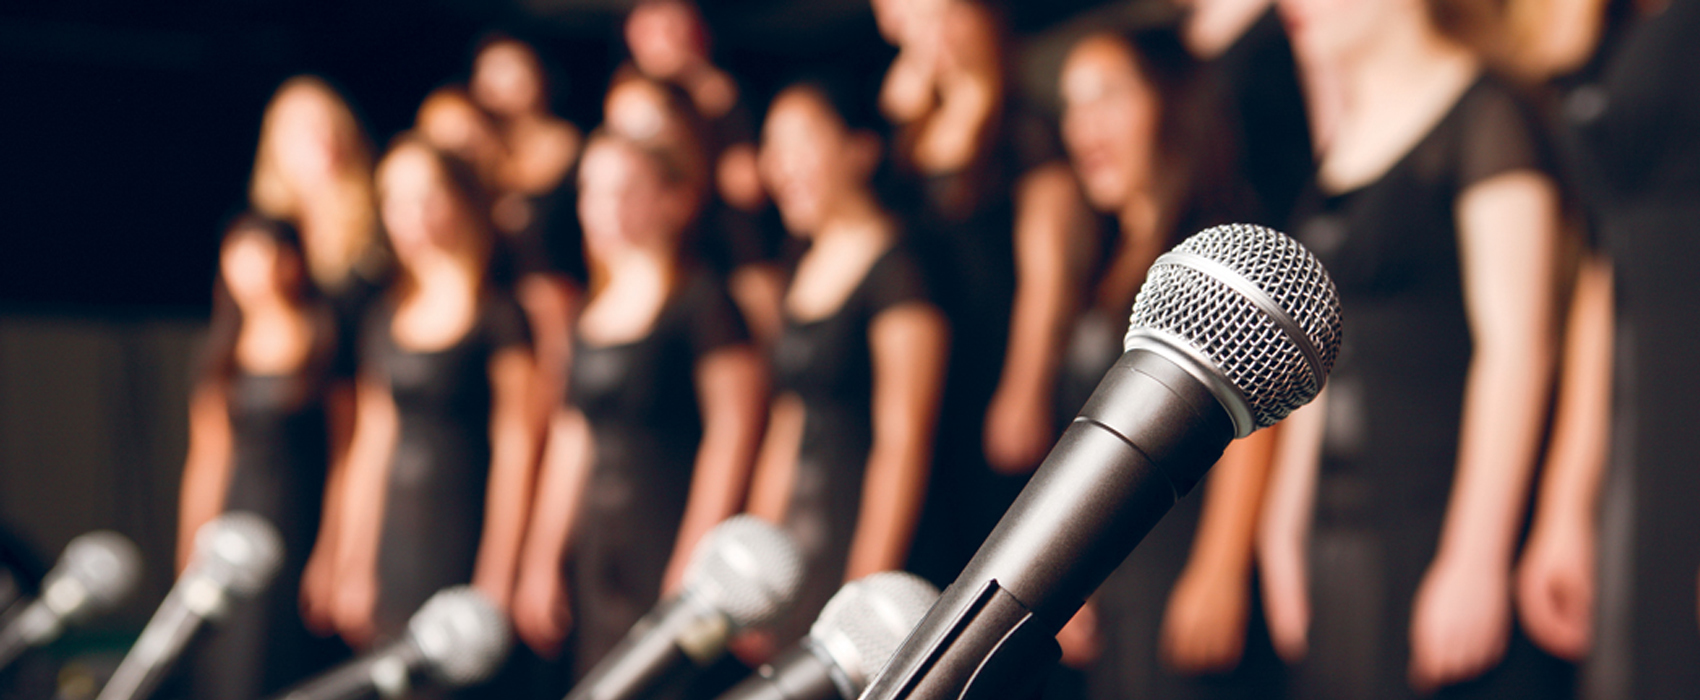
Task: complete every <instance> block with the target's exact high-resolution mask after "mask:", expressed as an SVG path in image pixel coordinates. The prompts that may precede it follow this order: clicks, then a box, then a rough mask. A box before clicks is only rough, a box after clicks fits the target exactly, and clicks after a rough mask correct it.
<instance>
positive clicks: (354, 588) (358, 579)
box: [333, 377, 398, 645]
mask: <svg viewBox="0 0 1700 700" xmlns="http://www.w3.org/2000/svg"><path fill="white" fill-rule="evenodd" d="M355 391H356V395H355V408H354V411H355V417H354V437H353V438H352V440H351V441H350V443H349V446H348V464H347V466H346V467H345V470H346V472H347V473H346V474H345V476H344V479H345V481H344V482H343V488H342V506H341V509H342V522H341V523H339V524H338V525H339V526H338V533H337V534H338V537H337V547H336V579H337V581H338V584H339V585H338V586H337V597H336V601H335V602H334V603H333V606H334V611H333V614H334V616H335V618H336V626H337V629H338V631H340V632H341V633H342V635H343V636H344V637H345V638H347V639H348V640H349V641H350V642H351V643H353V644H356V645H359V644H363V643H365V642H366V641H367V640H368V639H370V637H371V634H372V606H373V604H375V603H376V601H377V576H378V572H377V566H378V544H379V542H378V540H379V538H381V537H382V536H383V522H384V501H385V492H386V489H385V488H384V487H385V484H387V483H388V481H389V470H390V455H391V454H392V453H393V452H394V451H395V441H396V434H397V429H398V424H397V423H398V420H397V417H396V407H395V401H394V399H392V398H391V397H390V392H389V389H387V388H386V387H384V386H383V385H382V384H380V383H378V382H377V381H375V380H373V379H371V378H367V377H362V378H361V379H360V380H359V381H358V382H357V383H356V385H355Z"/></svg>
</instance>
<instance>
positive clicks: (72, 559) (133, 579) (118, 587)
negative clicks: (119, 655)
mask: <svg viewBox="0 0 1700 700" xmlns="http://www.w3.org/2000/svg"><path fill="white" fill-rule="evenodd" d="M141 572H142V555H141V552H139V551H138V550H137V549H136V545H135V543H133V542H131V541H130V540H128V539H126V538H125V537H124V536H123V535H120V534H118V533H116V532H112V531H110V530H99V531H95V532H90V533H88V534H85V535H80V536H78V537H77V538H76V539H73V540H71V543H70V544H68V545H66V546H65V551H64V553H62V554H60V555H59V561H58V563H56V564H54V566H53V569H52V570H51V571H49V572H47V577H46V578H43V579H42V581H41V595H40V596H39V597H37V598H35V599H33V600H31V599H28V598H21V599H19V600H17V601H16V602H15V603H14V608H15V612H11V613H10V614H9V615H8V616H7V617H6V619H4V620H0V669H4V668H6V667H7V666H8V665H10V664H11V663H12V661H14V660H16V659H17V657H18V656H19V655H21V654H23V653H24V652H25V651H27V650H28V649H30V648H31V647H38V646H42V645H44V644H47V643H49V642H52V641H53V640H55V639H58V638H59V635H61V634H63V633H64V632H65V628H66V626H68V625H74V624H78V623H81V622H84V621H87V620H89V619H91V618H93V617H94V616H96V615H100V614H103V613H107V612H111V611H112V610H115V609H117V607H118V605H119V604H121V603H123V602H124V599H125V598H128V597H129V595H130V592H131V591H133V590H135V588H136V583H137V582H138V581H139V580H140V579H141Z"/></svg>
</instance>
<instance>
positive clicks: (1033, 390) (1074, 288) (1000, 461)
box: [985, 162, 1085, 472]
mask: <svg viewBox="0 0 1700 700" xmlns="http://www.w3.org/2000/svg"><path fill="white" fill-rule="evenodd" d="M1084 210H1085V204H1084V202H1083V201H1082V200H1081V194H1080V188H1079V187H1078V185H1076V184H1075V181H1074V176H1073V174H1072V173H1071V172H1070V171H1069V168H1068V165H1067V164H1066V163H1062V162H1052V163H1047V164H1045V165H1042V166H1040V167H1039V168H1036V169H1035V170H1034V171H1032V172H1030V173H1028V174H1027V175H1026V176H1025V177H1023V178H1022V180H1021V182H1020V183H1018V185H1017V187H1016V219H1015V250H1016V256H1015V264H1016V285H1015V303H1014V308H1013V309H1012V310H1011V313H1010V322H1009V351H1008V352H1007V353H1006V354H1005V356H1004V366H1003V375H1002V377H1000V378H999V380H998V388H997V393H996V394H994V395H993V396H992V403H991V407H990V409H989V410H988V411H987V415H986V430H985V433H986V444H985V449H986V457H987V459H988V460H989V461H990V462H991V464H992V466H993V467H994V468H996V469H998V470H1000V471H1005V472H1017V471H1025V470H1028V469H1031V468H1033V467H1034V466H1036V465H1037V464H1038V462H1039V460H1040V459H1041V458H1042V457H1044V456H1045V450H1046V449H1047V448H1049V447H1050V444H1051V441H1052V439H1053V438H1054V437H1055V435H1054V434H1053V433H1054V432H1055V431H1054V430H1053V427H1052V425H1051V389H1052V386H1053V382H1054V381H1055V377H1056V373H1057V366H1058V364H1059V363H1060V358H1061V356H1062V353H1063V344H1064V343H1065V342H1066V341H1067V337H1068V334H1067V332H1066V328H1067V324H1068V319H1069V318H1070V317H1071V316H1072V314H1073V311H1074V310H1075V309H1076V308H1078V307H1079V305H1080V299H1079V296H1080V294H1079V293H1080V288H1079V285H1077V284H1075V283H1074V279H1075V274H1076V273H1078V272H1079V270H1078V269H1076V267H1077V266H1076V265H1074V264H1072V263H1073V261H1076V260H1081V259H1083V258H1084V256H1081V255H1076V254H1074V253H1075V252H1076V251H1075V248H1077V247H1079V246H1080V245H1082V244H1083V242H1084V240H1083V239H1084V238H1085V237H1084V236H1082V235H1079V234H1080V227H1081V225H1082V224H1083V223H1084V222H1085V215H1084Z"/></svg>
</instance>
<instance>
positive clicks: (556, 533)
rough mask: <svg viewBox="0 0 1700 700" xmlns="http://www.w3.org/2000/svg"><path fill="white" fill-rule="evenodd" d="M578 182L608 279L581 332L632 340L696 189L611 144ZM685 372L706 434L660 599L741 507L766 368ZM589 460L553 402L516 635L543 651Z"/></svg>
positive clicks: (558, 620) (666, 291) (713, 362)
mask: <svg viewBox="0 0 1700 700" xmlns="http://www.w3.org/2000/svg"><path fill="white" fill-rule="evenodd" d="M579 188H580V189H579V195H580V198H579V216H580V219H581V220H582V221H583V222H584V229H585V240H586V247H587V250H588V252H589V254H590V256H591V258H592V259H593V260H594V261H596V262H597V263H598V265H599V266H600V267H601V268H602V269H604V270H606V280H605V283H604V284H603V285H602V286H601V289H600V290H599V291H598V292H597V294H596V295H595V296H593V297H591V298H590V300H589V303H588V304H587V305H586V307H585V309H584V312H583V314H582V315H581V316H580V318H579V321H578V332H579V333H580V334H581V336H582V337H583V338H584V340H585V341H586V342H589V343H592V344H597V345H616V344H622V343H629V342H634V341H637V340H640V339H642V338H643V337H645V336H647V335H648V334H649V332H650V330H651V328H652V326H653V325H654V323H655V319H656V318H658V317H659V316H660V315H661V313H662V311H663V310H664V309H665V307H666V304H667V302H668V301H669V300H670V299H671V298H672V296H673V294H674V292H675V291H676V287H677V283H678V281H679V280H678V276H679V268H680V264H681V262H680V258H679V234H680V233H681V232H682V231H683V229H684V227H685V225H686V223H687V221H688V219H689V217H690V216H691V212H692V211H693V209H694V207H693V206H692V204H691V199H692V198H693V195H692V194H691V193H690V192H688V191H686V187H685V186H684V185H683V184H682V183H677V182H667V181H666V179H665V177H664V176H663V174H662V172H661V171H660V168H659V165H658V164H657V163H655V162H654V161H653V159H652V158H651V156H649V155H647V154H644V153H642V152H640V151H638V150H637V149H635V148H634V147H633V146H632V145H631V144H629V143H626V142H621V141H615V140H607V141H593V142H592V144H591V146H590V148H589V149H588V150H587V152H586V153H585V158H584V163H583V164H582V166H581V169H580V184H579ZM694 376H695V380H696V390H697V401H698V405H699V408H700V410H701V411H702V417H703V439H702V443H701V445H700V446H699V447H698V448H697V456H696V463H695V465H694V467H693V472H692V473H693V477H692V481H691V491H690V496H689V499H688V501H687V503H686V506H685V513H684V517H683V520H682V522H681V524H680V528H679V533H678V536H677V538H676V540H675V542H676V544H675V545H674V548H673V555H672V558H671V559H670V560H669V563H668V566H667V571H666V573H665V576H664V580H663V581H662V595H663V596H670V595H673V594H675V593H677V592H678V591H679V587H680V584H681V583H682V579H683V576H684V569H685V565H686V564H687V562H688V561H689V557H690V554H691V552H692V551H693V550H694V549H695V548H696V544H697V542H698V541H699V540H701V539H702V536H703V535H704V534H706V533H707V532H708V530H710V529H711V528H712V527H713V526H714V525H715V524H717V523H719V522H720V521H722V520H725V519H726V518H728V517H730V516H732V515H733V514H735V513H737V512H738V509H739V507H740V506H741V505H742V503H743V497H744V493H745V490H746V489H747V486H748V483H749V474H750V469H751V465H752V463H753V462H754V459H755V453H756V447H757V444H758V443H759V441H760V439H761V430H762V420H763V409H764V408H765V406H766V397H767V386H766V368H765V367H764V365H763V363H762V361H761V358H760V356H759V355H758V354H757V353H756V351H755V350H754V348H752V347H750V346H748V345H732V346H727V347H724V348H720V349H717V350H715V351H713V352H711V353H709V354H707V355H705V356H703V357H701V358H699V359H698V360H697V364H696V367H695V373H694ZM594 458H595V446H594V444H593V441H592V438H591V434H590V427H589V423H588V421H587V420H586V419H585V417H584V414H583V413H581V412H579V411H578V410H577V409H574V408H571V407H565V406H563V407H560V408H558V409H556V411H555V413H554V416H553V418H552V419H551V421H550V440H549V446H548V448H547V452H546V453H545V455H544V462H543V474H542V476H541V477H540V481H539V487H538V492H537V506H536V508H535V509H534V513H535V514H536V515H535V517H534V518H533V520H532V523H531V527H530V532H529V535H528V536H527V540H526V548H525V552H524V555H523V561H522V563H521V574H520V581H519V586H518V590H517V592H516V600H515V627H516V630H517V631H518V632H519V634H520V637H521V639H523V640H525V642H526V643H527V644H529V645H530V646H531V647H532V648H533V649H535V650H536V651H538V652H539V653H541V654H545V655H548V656H553V655H555V654H557V653H558V652H559V648H560V644H561V641H562V640H563V639H564V638H565V636H566V633H567V631H568V629H569V628H570V627H571V624H572V619H571V607H570V604H569V601H568V598H567V590H566V589H567V586H566V582H565V581H564V580H563V579H562V576H561V572H562V570H563V568H562V567H563V557H564V556H565V555H566V551H567V549H568V545H569V543H570V541H571V539H572V528H573V526H574V524H575V523H576V521H577V517H578V510H579V504H580V499H581V498H582V496H583V494H584V490H585V484H586V482H587V481H588V478H589V476H590V472H591V468H592V466H593V465H594Z"/></svg>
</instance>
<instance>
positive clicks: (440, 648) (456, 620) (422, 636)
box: [407, 586, 513, 687]
mask: <svg viewBox="0 0 1700 700" xmlns="http://www.w3.org/2000/svg"><path fill="white" fill-rule="evenodd" d="M407 634H408V637H409V638H410V639H412V640H413V645H414V646H416V647H418V648H419V651H420V653H421V654H422V655H423V656H424V657H425V663H426V673H428V674H430V676H431V678H432V679H433V680H435V681H437V682H438V683H442V684H444V685H447V686H450V687H459V686H466V685H472V684H474V683H478V682H480V681H483V680H485V679H487V678H489V677H490V676H491V675H494V674H495V673H496V669H497V668H499V667H500V666H501V665H502V661H503V660H504V659H506V658H507V657H508V649H509V648H510V647H511V646H513V634H512V630H511V629H509V627H508V618H507V617H506V616H504V615H503V614H502V611H501V610H500V609H498V608H497V607H496V604H495V603H492V602H490V599H489V598H486V597H484V594H482V593H479V592H478V591H477V590H476V589H474V588H472V587H471V586H453V587H450V588H445V589H443V590H440V591H437V593H436V594H435V595H433V596H431V598H430V600H427V601H425V604H424V605H422V606H420V607H419V612H416V613H414V614H413V617H411V618H409V619H408V621H407Z"/></svg>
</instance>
